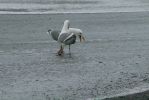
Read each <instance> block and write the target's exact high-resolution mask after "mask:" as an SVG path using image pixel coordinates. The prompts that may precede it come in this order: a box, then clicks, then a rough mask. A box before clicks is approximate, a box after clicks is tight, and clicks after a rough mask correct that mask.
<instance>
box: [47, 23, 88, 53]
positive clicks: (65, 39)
mask: <svg viewBox="0 0 149 100" xmlns="http://www.w3.org/2000/svg"><path fill="white" fill-rule="evenodd" d="M48 32H49V33H50V35H51V36H52V38H53V39H54V40H56V41H58V42H59V43H60V44H61V46H60V50H59V51H58V55H62V54H63V53H64V52H63V49H64V46H65V45H69V54H70V45H71V44H74V43H75V42H76V37H79V38H80V42H81V41H84V40H85V38H84V37H83V35H82V30H80V29H77V28H69V20H65V22H64V25H63V28H62V31H61V32H60V31H57V30H51V29H49V30H48Z"/></svg>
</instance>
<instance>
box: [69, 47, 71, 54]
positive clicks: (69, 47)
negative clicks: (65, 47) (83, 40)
mask: <svg viewBox="0 0 149 100" xmlns="http://www.w3.org/2000/svg"><path fill="white" fill-rule="evenodd" d="M69 55H71V52H70V45H69Z"/></svg>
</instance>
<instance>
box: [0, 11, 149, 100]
mask: <svg viewBox="0 0 149 100" xmlns="http://www.w3.org/2000/svg"><path fill="white" fill-rule="evenodd" d="M148 16H149V12H137V13H101V14H51V15H0V26H1V27H0V99H1V100H51V99H52V100H54V99H59V100H87V99H90V98H92V99H93V98H94V99H96V98H98V99H102V98H106V97H113V96H117V95H119V94H123V93H125V94H126V95H129V93H132V94H133V92H134V93H137V92H141V91H142V90H146V89H148V88H149V72H148V70H149V67H148V65H149V62H148V60H149V52H148V49H149V34H148V32H149V18H148ZM65 19H69V20H70V23H71V27H76V28H80V29H82V30H83V32H84V35H85V37H86V40H87V41H86V42H85V43H82V44H80V43H79V42H77V43H76V44H74V45H73V46H72V49H71V50H72V51H71V52H72V56H71V57H70V56H69V55H68V47H65V55H64V56H62V57H59V56H56V52H57V50H58V49H59V45H58V43H57V42H55V41H53V40H52V39H51V38H50V37H49V36H48V35H47V34H46V32H47V30H48V29H49V28H52V29H61V27H62V24H63V21H64V20H65ZM136 88H137V89H136ZM143 94H144V93H143ZM132 96H133V97H135V96H136V95H132ZM147 98H148V95H147V96H146V99H144V100H147ZM122 100H125V99H122ZM126 100H127V99H126ZM131 100H132V99H131Z"/></svg>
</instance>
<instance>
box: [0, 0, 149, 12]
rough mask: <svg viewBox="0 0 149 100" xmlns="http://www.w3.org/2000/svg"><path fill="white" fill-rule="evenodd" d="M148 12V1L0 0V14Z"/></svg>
mask: <svg viewBox="0 0 149 100" xmlns="http://www.w3.org/2000/svg"><path fill="white" fill-rule="evenodd" d="M140 11H149V2H148V0H13V1H12V0H0V14H49V13H105V12H140Z"/></svg>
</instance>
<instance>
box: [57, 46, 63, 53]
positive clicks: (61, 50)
mask: <svg viewBox="0 0 149 100" xmlns="http://www.w3.org/2000/svg"><path fill="white" fill-rule="evenodd" d="M57 54H58V55H59V56H61V55H62V54H64V51H63V47H62V45H61V47H60V50H59V51H58V52H57Z"/></svg>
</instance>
